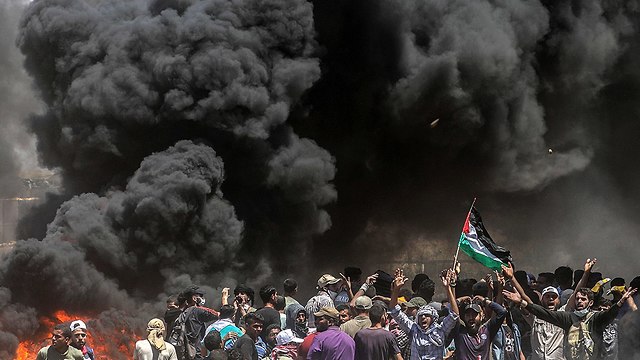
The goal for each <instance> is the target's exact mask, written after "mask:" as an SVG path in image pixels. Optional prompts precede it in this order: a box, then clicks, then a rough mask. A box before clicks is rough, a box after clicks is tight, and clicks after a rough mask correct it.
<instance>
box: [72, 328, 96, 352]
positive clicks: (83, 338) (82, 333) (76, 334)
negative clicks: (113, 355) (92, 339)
mask: <svg viewBox="0 0 640 360" xmlns="http://www.w3.org/2000/svg"><path fill="white" fill-rule="evenodd" d="M69 328H70V329H71V346H73V347H74V348H76V349H78V350H80V351H82V356H83V357H84V359H90V360H94V359H95V358H96V357H95V354H94V353H93V349H92V348H90V347H89V346H87V325H85V323H84V321H82V320H76V321H73V322H72V323H71V326H69Z"/></svg>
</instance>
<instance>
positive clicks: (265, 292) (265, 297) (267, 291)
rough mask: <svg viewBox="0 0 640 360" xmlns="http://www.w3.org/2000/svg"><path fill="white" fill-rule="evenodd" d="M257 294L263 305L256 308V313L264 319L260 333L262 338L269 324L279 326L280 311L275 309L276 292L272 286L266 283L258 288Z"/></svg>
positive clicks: (265, 334)
mask: <svg viewBox="0 0 640 360" xmlns="http://www.w3.org/2000/svg"><path fill="white" fill-rule="evenodd" d="M259 294H260V299H262V302H263V303H264V307H262V308H260V309H258V310H256V314H260V316H262V318H263V319H264V320H263V324H262V325H263V328H262V333H261V334H260V337H262V339H263V340H264V339H266V338H267V329H268V328H269V327H270V326H271V325H277V326H278V327H279V326H280V313H279V312H278V310H276V302H277V297H278V292H277V291H276V288H275V287H274V286H272V285H266V286H263V287H262V288H260V292H259Z"/></svg>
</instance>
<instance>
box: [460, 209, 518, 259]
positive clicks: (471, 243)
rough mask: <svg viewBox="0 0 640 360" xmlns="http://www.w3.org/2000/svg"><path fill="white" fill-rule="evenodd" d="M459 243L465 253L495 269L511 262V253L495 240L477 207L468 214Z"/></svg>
mask: <svg viewBox="0 0 640 360" xmlns="http://www.w3.org/2000/svg"><path fill="white" fill-rule="evenodd" d="M458 245H459V246H460V249H462V251H464V253H465V254H467V255H469V256H470V257H471V258H473V259H474V260H475V261H477V262H479V263H480V264H482V265H484V266H486V267H488V268H490V269H493V270H500V269H501V267H500V266H501V265H503V264H504V265H507V263H508V262H511V253H510V252H509V250H507V249H505V248H503V247H502V246H500V245H498V244H496V243H495V242H493V240H492V239H491V236H489V233H488V232H487V229H485V228H484V225H483V224H482V218H481V217H480V213H479V212H478V210H476V208H475V207H472V208H471V211H469V214H468V215H467V220H466V221H465V222H464V227H463V228H462V235H460V242H459V243H458Z"/></svg>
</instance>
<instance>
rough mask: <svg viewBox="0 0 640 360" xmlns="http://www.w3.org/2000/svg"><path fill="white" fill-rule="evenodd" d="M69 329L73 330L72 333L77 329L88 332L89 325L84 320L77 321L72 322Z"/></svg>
mask: <svg viewBox="0 0 640 360" xmlns="http://www.w3.org/2000/svg"><path fill="white" fill-rule="evenodd" d="M69 328H70V329H71V331H74V330H76V329H84V330H87V325H86V324H85V323H84V321H82V320H75V321H72V322H71V325H70V326H69Z"/></svg>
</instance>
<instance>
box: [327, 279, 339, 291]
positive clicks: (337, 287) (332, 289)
mask: <svg viewBox="0 0 640 360" xmlns="http://www.w3.org/2000/svg"><path fill="white" fill-rule="evenodd" d="M327 289H329V290H331V291H334V292H340V290H341V289H342V281H339V282H337V283H335V284H331V285H327Z"/></svg>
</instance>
